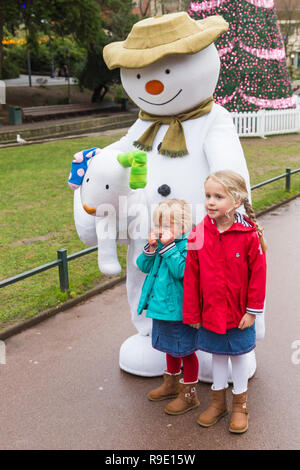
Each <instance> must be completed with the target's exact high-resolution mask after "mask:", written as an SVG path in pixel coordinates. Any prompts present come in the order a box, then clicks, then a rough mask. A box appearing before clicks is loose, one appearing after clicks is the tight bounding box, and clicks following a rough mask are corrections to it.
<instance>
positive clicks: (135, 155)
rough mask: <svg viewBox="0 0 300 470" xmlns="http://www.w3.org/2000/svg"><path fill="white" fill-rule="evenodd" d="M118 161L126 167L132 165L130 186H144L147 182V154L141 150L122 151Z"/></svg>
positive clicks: (137, 187) (134, 187) (135, 187)
mask: <svg viewBox="0 0 300 470" xmlns="http://www.w3.org/2000/svg"><path fill="white" fill-rule="evenodd" d="M117 159H118V161H119V162H120V163H121V165H122V166H123V167H124V168H128V167H131V171H130V177H129V186H130V188H131V189H139V188H144V187H145V186H146V184H147V154H146V152H141V151H140V150H131V152H126V153H120V154H119V155H118V156H117Z"/></svg>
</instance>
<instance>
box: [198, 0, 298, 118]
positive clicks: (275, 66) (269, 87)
mask: <svg viewBox="0 0 300 470" xmlns="http://www.w3.org/2000/svg"><path fill="white" fill-rule="evenodd" d="M189 14H190V16H191V17H192V18H194V19H195V20H199V19H202V18H206V17H207V16H212V15H221V16H223V18H224V19H225V20H226V21H227V22H228V23H229V29H228V31H227V32H226V33H224V34H222V35H221V36H220V37H219V39H218V40H217V41H216V46H217V49H218V53H219V56H220V60H221V73H220V77H219V81H218V85H217V88H216V91H215V101H216V102H217V103H219V104H221V105H222V106H224V107H225V108H227V109H228V110H229V111H231V112H234V111H237V112H250V111H258V110H260V109H285V108H293V107H295V106H296V102H295V99H294V97H293V96H292V87H291V79H290V76H289V73H288V69H287V64H286V56H285V49H284V45H283V41H282V37H281V33H280V29H279V25H278V21H277V15H276V12H275V8H274V1H273V0H210V1H206V0H203V1H197V2H191V4H190V9H189Z"/></svg>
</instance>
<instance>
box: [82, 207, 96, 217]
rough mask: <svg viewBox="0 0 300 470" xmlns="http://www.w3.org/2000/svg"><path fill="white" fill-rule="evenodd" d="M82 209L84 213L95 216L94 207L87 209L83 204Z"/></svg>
mask: <svg viewBox="0 0 300 470" xmlns="http://www.w3.org/2000/svg"><path fill="white" fill-rule="evenodd" d="M83 208H84V210H85V212H87V213H88V214H91V215H92V214H95V212H96V209H95V207H88V206H87V205H86V204H83Z"/></svg>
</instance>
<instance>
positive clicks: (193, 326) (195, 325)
mask: <svg viewBox="0 0 300 470" xmlns="http://www.w3.org/2000/svg"><path fill="white" fill-rule="evenodd" d="M188 325H189V326H191V327H192V328H196V329H197V330H199V328H200V327H201V323H189V324H188Z"/></svg>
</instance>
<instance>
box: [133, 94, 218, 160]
mask: <svg viewBox="0 0 300 470" xmlns="http://www.w3.org/2000/svg"><path fill="white" fill-rule="evenodd" d="M213 102H214V100H213V98H212V97H210V98H208V99H207V100H205V101H203V102H202V103H201V104H200V105H198V106H196V107H195V108H193V109H191V110H190V111H187V112H185V113H181V114H177V115H175V116H156V115H154V114H149V113H146V111H143V110H142V109H141V110H140V112H139V118H140V119H142V120H143V121H153V124H151V126H149V127H148V129H147V130H146V131H145V132H144V134H143V135H142V136H141V137H140V138H139V139H138V140H136V141H135V142H133V145H134V146H135V147H137V148H139V149H141V150H144V151H145V152H149V151H150V150H152V145H153V141H154V138H155V136H156V134H157V132H158V130H159V128H160V126H161V125H162V124H169V128H168V130H167V132H166V134H165V137H164V139H163V141H162V144H161V146H160V148H159V153H160V154H162V155H167V156H169V157H182V156H183V155H187V154H188V151H187V148H186V141H185V136H184V130H183V126H182V124H181V123H182V122H183V121H187V120H188V119H196V118H199V117H201V116H203V115H204V114H207V113H209V112H210V111H211V108H212V105H213Z"/></svg>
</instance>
